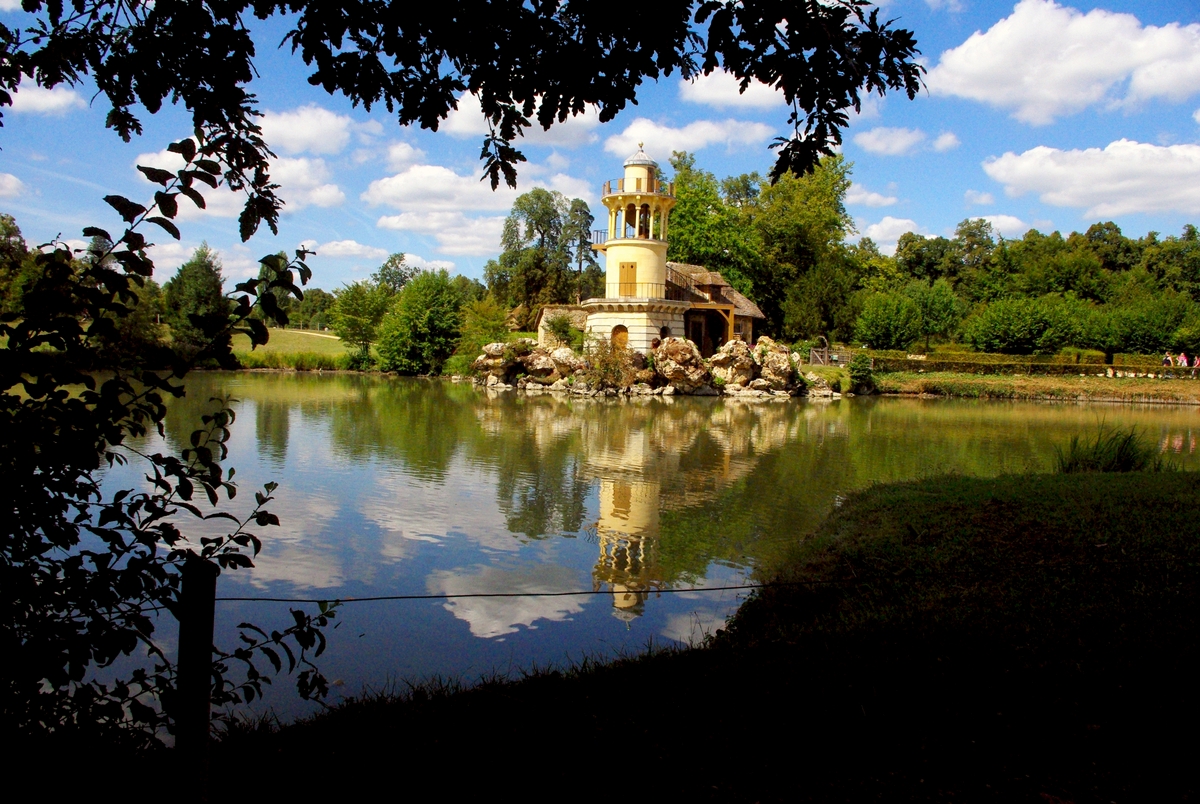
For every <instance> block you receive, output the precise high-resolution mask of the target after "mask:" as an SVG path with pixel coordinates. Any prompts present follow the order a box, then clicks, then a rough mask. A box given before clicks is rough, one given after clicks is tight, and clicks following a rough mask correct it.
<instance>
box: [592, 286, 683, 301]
mask: <svg viewBox="0 0 1200 804" xmlns="http://www.w3.org/2000/svg"><path fill="white" fill-rule="evenodd" d="M604 295H605V298H609V299H667V300H669V301H695V300H696V299H695V294H694V292H693V291H692V289H691V288H690V287H686V288H685V287H680V286H679V285H674V284H672V283H670V282H667V283H662V282H608V283H607V284H606V286H605V293H604Z"/></svg>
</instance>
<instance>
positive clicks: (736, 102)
mask: <svg viewBox="0 0 1200 804" xmlns="http://www.w3.org/2000/svg"><path fill="white" fill-rule="evenodd" d="M679 99H680V100H682V101H685V102H687V103H700V104H704V105H705V106H716V107H718V108H726V107H731V106H732V107H736V108H743V109H772V108H777V107H779V106H782V105H783V104H784V99H783V93H782V92H780V91H779V90H778V89H776V88H774V87H772V86H770V85H769V84H764V83H762V82H761V81H757V80H754V81H751V82H750V84H749V85H748V86H747V87H746V91H745V92H742V91H741V85H740V82H739V81H738V80H737V78H735V77H734V76H733V74H731V73H727V72H725V71H724V70H717V71H715V72H711V73H709V74H708V75H701V76H699V77H697V78H696V79H695V80H694V81H680V82H679Z"/></svg>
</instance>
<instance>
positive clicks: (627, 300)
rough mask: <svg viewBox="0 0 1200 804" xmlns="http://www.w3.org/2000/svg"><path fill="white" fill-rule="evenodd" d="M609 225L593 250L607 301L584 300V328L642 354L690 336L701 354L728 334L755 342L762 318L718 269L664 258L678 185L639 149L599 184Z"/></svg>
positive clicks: (728, 337)
mask: <svg viewBox="0 0 1200 804" xmlns="http://www.w3.org/2000/svg"><path fill="white" fill-rule="evenodd" d="M601 203H603V204H604V206H605V208H606V209H607V210H608V228H607V229H606V230H603V231H600V232H596V233H594V236H593V241H594V243H593V245H592V248H593V249H595V250H596V251H598V252H600V253H601V254H603V255H604V259H605V294H604V298H600V299H587V300H586V301H584V302H583V304H582V305H581V307H582V308H583V309H584V310H585V311H586V312H587V321H586V330H585V331H586V332H587V333H588V334H589V335H591V336H592V337H594V338H599V339H604V340H610V341H612V342H613V343H615V344H618V345H621V346H628V347H629V348H631V349H636V350H638V351H640V352H643V353H645V352H649V351H650V349H651V348H652V342H653V341H654V340H655V339H665V338H668V337H671V336H674V337H684V338H688V339H689V340H691V341H693V342H694V343H695V344H696V345H697V346H698V347H699V348H700V351H701V354H702V355H703V356H705V357H708V356H710V355H711V354H712V353H713V352H715V351H716V350H717V349H719V348H720V347H721V344H723V343H725V342H726V341H729V340H732V339H733V338H741V339H742V340H744V341H745V342H746V343H753V339H754V320H755V319H762V318H763V317H764V316H763V314H762V311H760V310H759V309H758V307H757V306H756V305H755V304H754V303H753V302H752V301H750V300H749V299H747V298H746V297H745V296H743V295H742V294H741V293H738V292H737V291H736V290H734V289H733V288H732V287H730V286H729V283H728V282H726V281H725V279H724V278H723V277H722V276H721V275H720V274H719V273H717V272H716V271H709V270H708V269H706V268H704V267H702V266H698V265H685V264H682V263H674V262H667V242H668V240H667V239H668V237H669V235H670V233H669V231H668V227H669V216H670V212H671V208H672V207H674V206H675V187H674V185H673V183H671V182H664V181H662V180H661V179H660V178H659V170H658V164H657V163H656V162H655V161H654V160H653V159H651V158H650V157H649V156H647V155H646V152H645V151H643V150H640V145H639V150H638V152H637V153H636V154H634V155H633V156H631V157H629V158H628V159H626V160H625V175H624V177H623V178H620V179H615V180H613V181H608V182H605V183H604V188H603V193H602V195H601Z"/></svg>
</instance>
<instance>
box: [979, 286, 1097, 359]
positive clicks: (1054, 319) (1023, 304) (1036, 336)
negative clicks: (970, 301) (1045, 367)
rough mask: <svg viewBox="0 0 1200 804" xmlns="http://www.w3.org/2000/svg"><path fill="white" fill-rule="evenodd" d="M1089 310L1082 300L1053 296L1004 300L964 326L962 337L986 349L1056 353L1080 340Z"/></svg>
mask: <svg viewBox="0 0 1200 804" xmlns="http://www.w3.org/2000/svg"><path fill="white" fill-rule="evenodd" d="M1086 310H1087V306H1086V305H1084V304H1082V303H1079V302H1071V301H1069V300H1065V299H1057V298H1055V297H1050V296H1047V297H1044V298H1041V299H1019V298H1018V299H1001V300H1000V301H997V302H993V303H992V304H989V305H986V306H985V307H983V308H982V309H981V310H979V311H978V312H976V313H975V314H974V315H973V316H972V317H971V318H970V319H969V320H968V321H967V322H966V323H965V324H964V325H963V339H964V340H966V342H967V343H969V344H971V346H973V347H974V348H975V349H978V350H979V351H983V352H1000V353H1002V354H1015V355H1027V354H1035V353H1036V354H1054V353H1055V352H1057V351H1058V350H1059V349H1061V348H1062V347H1064V346H1067V345H1068V344H1072V343H1078V342H1079V341H1080V339H1081V336H1082V322H1083V320H1084V316H1085V315H1086V313H1085V311H1086Z"/></svg>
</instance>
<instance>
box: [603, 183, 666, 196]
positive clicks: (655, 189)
mask: <svg viewBox="0 0 1200 804" xmlns="http://www.w3.org/2000/svg"><path fill="white" fill-rule="evenodd" d="M614 193H641V194H642V195H663V196H667V197H668V198H674V197H675V182H673V181H659V180H658V179H630V180H628V181H626V180H625V179H613V180H611V181H606V182H604V192H603V195H612V194H614Z"/></svg>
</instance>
